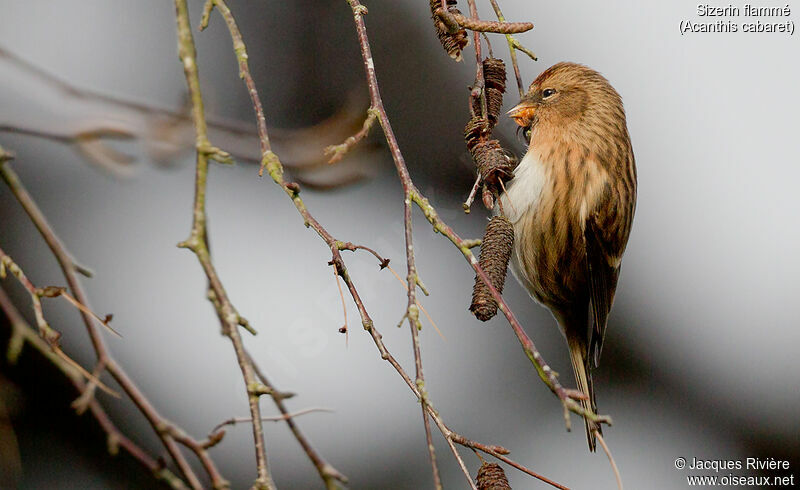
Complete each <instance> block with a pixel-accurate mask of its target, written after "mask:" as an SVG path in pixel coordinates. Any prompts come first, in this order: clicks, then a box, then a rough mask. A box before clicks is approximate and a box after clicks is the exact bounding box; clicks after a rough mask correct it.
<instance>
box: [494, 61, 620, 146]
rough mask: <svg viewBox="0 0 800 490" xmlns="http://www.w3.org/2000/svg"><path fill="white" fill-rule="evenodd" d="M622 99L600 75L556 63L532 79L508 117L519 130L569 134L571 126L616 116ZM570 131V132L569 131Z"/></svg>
mask: <svg viewBox="0 0 800 490" xmlns="http://www.w3.org/2000/svg"><path fill="white" fill-rule="evenodd" d="M620 114H622V117H623V121H624V112H623V111H622V100H621V99H620V97H619V95H618V94H617V92H616V91H615V90H614V89H613V88H612V87H611V85H610V84H609V83H608V80H606V79H605V78H604V77H603V76H602V75H600V74H599V73H598V72H596V71H595V70H592V69H591V68H589V67H586V66H583V65H579V64H576V63H566V62H563V63H558V64H555V65H553V66H551V67H550V68H548V69H547V70H545V71H544V72H542V74H541V75H539V76H538V77H536V80H534V81H533V83H532V84H531V86H530V87H529V88H528V91H527V93H526V94H525V95H524V96H523V97H522V100H520V102H519V104H517V105H516V106H515V107H514V108H513V109H511V110H510V111H508V115H509V116H510V117H511V118H512V119H514V121H516V123H517V124H519V125H520V126H521V127H523V128H525V129H526V130H529V129H534V128H536V129H539V128H541V129H545V128H544V127H546V128H548V129H555V128H560V130H561V131H562V132H563V131H564V130H567V131H569V129H570V128H571V127H574V124H573V123H576V122H578V123H584V124H581V125H580V126H582V127H584V126H586V123H589V124H591V123H602V120H603V119H605V118H607V117H613V116H617V117H618V116H619V115H620ZM569 132H571V131H569Z"/></svg>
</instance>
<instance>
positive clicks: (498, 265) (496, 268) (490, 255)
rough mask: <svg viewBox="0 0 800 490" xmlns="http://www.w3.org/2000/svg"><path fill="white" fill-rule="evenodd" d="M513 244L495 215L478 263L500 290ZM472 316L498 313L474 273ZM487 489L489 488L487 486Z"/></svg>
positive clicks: (501, 219) (507, 226)
mask: <svg viewBox="0 0 800 490" xmlns="http://www.w3.org/2000/svg"><path fill="white" fill-rule="evenodd" d="M513 247H514V227H513V226H512V225H511V222H510V221H508V218H506V217H505V216H495V217H494V218H492V219H491V220H489V224H487V225H486V232H485V233H484V234H483V243H482V244H481V256H480V259H479V261H478V263H479V264H480V266H481V269H483V271H484V272H486V275H487V276H489V282H491V283H492V285H493V286H494V287H495V289H497V291H498V292H500V293H502V292H503V286H504V285H505V282H506V273H507V272H508V261H509V260H510V259H511V250H512V248H513ZM469 311H471V312H472V314H473V315H475V317H476V318H477V319H478V320H480V321H482V322H485V321H487V320H489V319H491V318H492V317H493V316H495V315H496V314H497V301H495V300H494V298H492V295H491V293H490V292H489V288H488V287H487V286H486V284H485V283H484V282H483V281H482V280H481V278H480V277H478V276H477V275H476V276H475V286H474V287H473V288H472V304H471V305H470V307H469ZM487 488H488V487H487Z"/></svg>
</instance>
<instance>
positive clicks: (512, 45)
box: [489, 0, 536, 97]
mask: <svg viewBox="0 0 800 490" xmlns="http://www.w3.org/2000/svg"><path fill="white" fill-rule="evenodd" d="M489 2H490V3H491V4H492V8H493V9H494V13H495V14H496V15H497V20H499V21H500V22H505V20H506V19H505V17H504V16H503V12H502V10H500V5H498V4H497V0H489ZM506 41H507V42H508V52H509V54H510V56H511V65H512V66H513V67H514V76H516V78H517V88H518V89H519V96H520V97H522V96H523V95H524V94H525V88H524V87H523V85H522V75H521V74H520V71H519V62H518V61H517V50H518V49H519V50H520V51H522V52H524V53H525V54H527V55H528V56H530V57H531V58H532V59H533V61H536V55H535V54H534V53H533V51H530V50H528V49H527V48H525V47H523V46H522V45H521V44H520V43H519V41H517V39H516V38H515V37H514V36H512V35H511V34H506Z"/></svg>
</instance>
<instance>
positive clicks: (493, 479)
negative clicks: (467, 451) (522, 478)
mask: <svg viewBox="0 0 800 490" xmlns="http://www.w3.org/2000/svg"><path fill="white" fill-rule="evenodd" d="M478 490H511V485H509V484H508V479H507V478H506V474H505V472H504V471H503V468H501V467H500V465H499V464H497V463H483V464H482V465H481V467H480V469H479V470H478Z"/></svg>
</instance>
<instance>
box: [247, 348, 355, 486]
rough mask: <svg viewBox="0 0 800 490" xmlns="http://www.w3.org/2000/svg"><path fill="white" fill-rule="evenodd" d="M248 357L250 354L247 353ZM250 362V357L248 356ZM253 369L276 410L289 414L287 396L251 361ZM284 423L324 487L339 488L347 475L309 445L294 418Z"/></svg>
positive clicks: (289, 418)
mask: <svg viewBox="0 0 800 490" xmlns="http://www.w3.org/2000/svg"><path fill="white" fill-rule="evenodd" d="M248 357H250V355H249V354H248ZM250 359H251V362H252V357H250ZM253 370H254V371H255V372H256V376H258V379H259V380H260V381H261V383H263V384H264V386H266V387H267V388H268V389H269V395H270V396H271V397H272V400H273V402H275V406H276V407H278V410H279V411H280V412H281V414H283V415H285V416H287V415H289V414H290V412H289V410H288V409H287V408H286V405H285V404H284V403H283V400H284V399H286V398H287V395H286V394H285V393H283V392H280V391H278V390H277V389H275V386H274V385H273V384H272V383H271V382H270V380H269V378H267V377H266V376H265V375H264V373H263V371H261V369H260V368H259V367H258V364H256V363H254V362H253ZM285 420H286V425H287V426H288V427H289V430H291V431H292V434H293V435H294V438H295V439H296V440H297V442H298V443H300V446H301V447H302V448H303V451H305V453H306V455H307V456H308V459H309V460H311V463H312V464H313V465H314V467H315V468H316V469H317V472H318V473H319V476H320V478H322V481H324V482H325V487H326V488H327V489H328V490H336V489H338V488H340V486H339V483H343V484H346V483H347V477H346V476H345V475H343V474H342V473H341V472H339V470H337V469H336V468H334V467H333V466H331V464H329V463H328V462H327V461H325V459H323V458H322V456H321V455H320V454H319V452H318V451H317V450H316V449H314V446H312V445H311V442H310V441H309V440H308V439H307V438H306V436H305V435H304V434H303V433H302V431H300V427H298V425H297V423H296V422H295V420H294V418H292V417H288V416H287V417H286V419H285Z"/></svg>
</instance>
